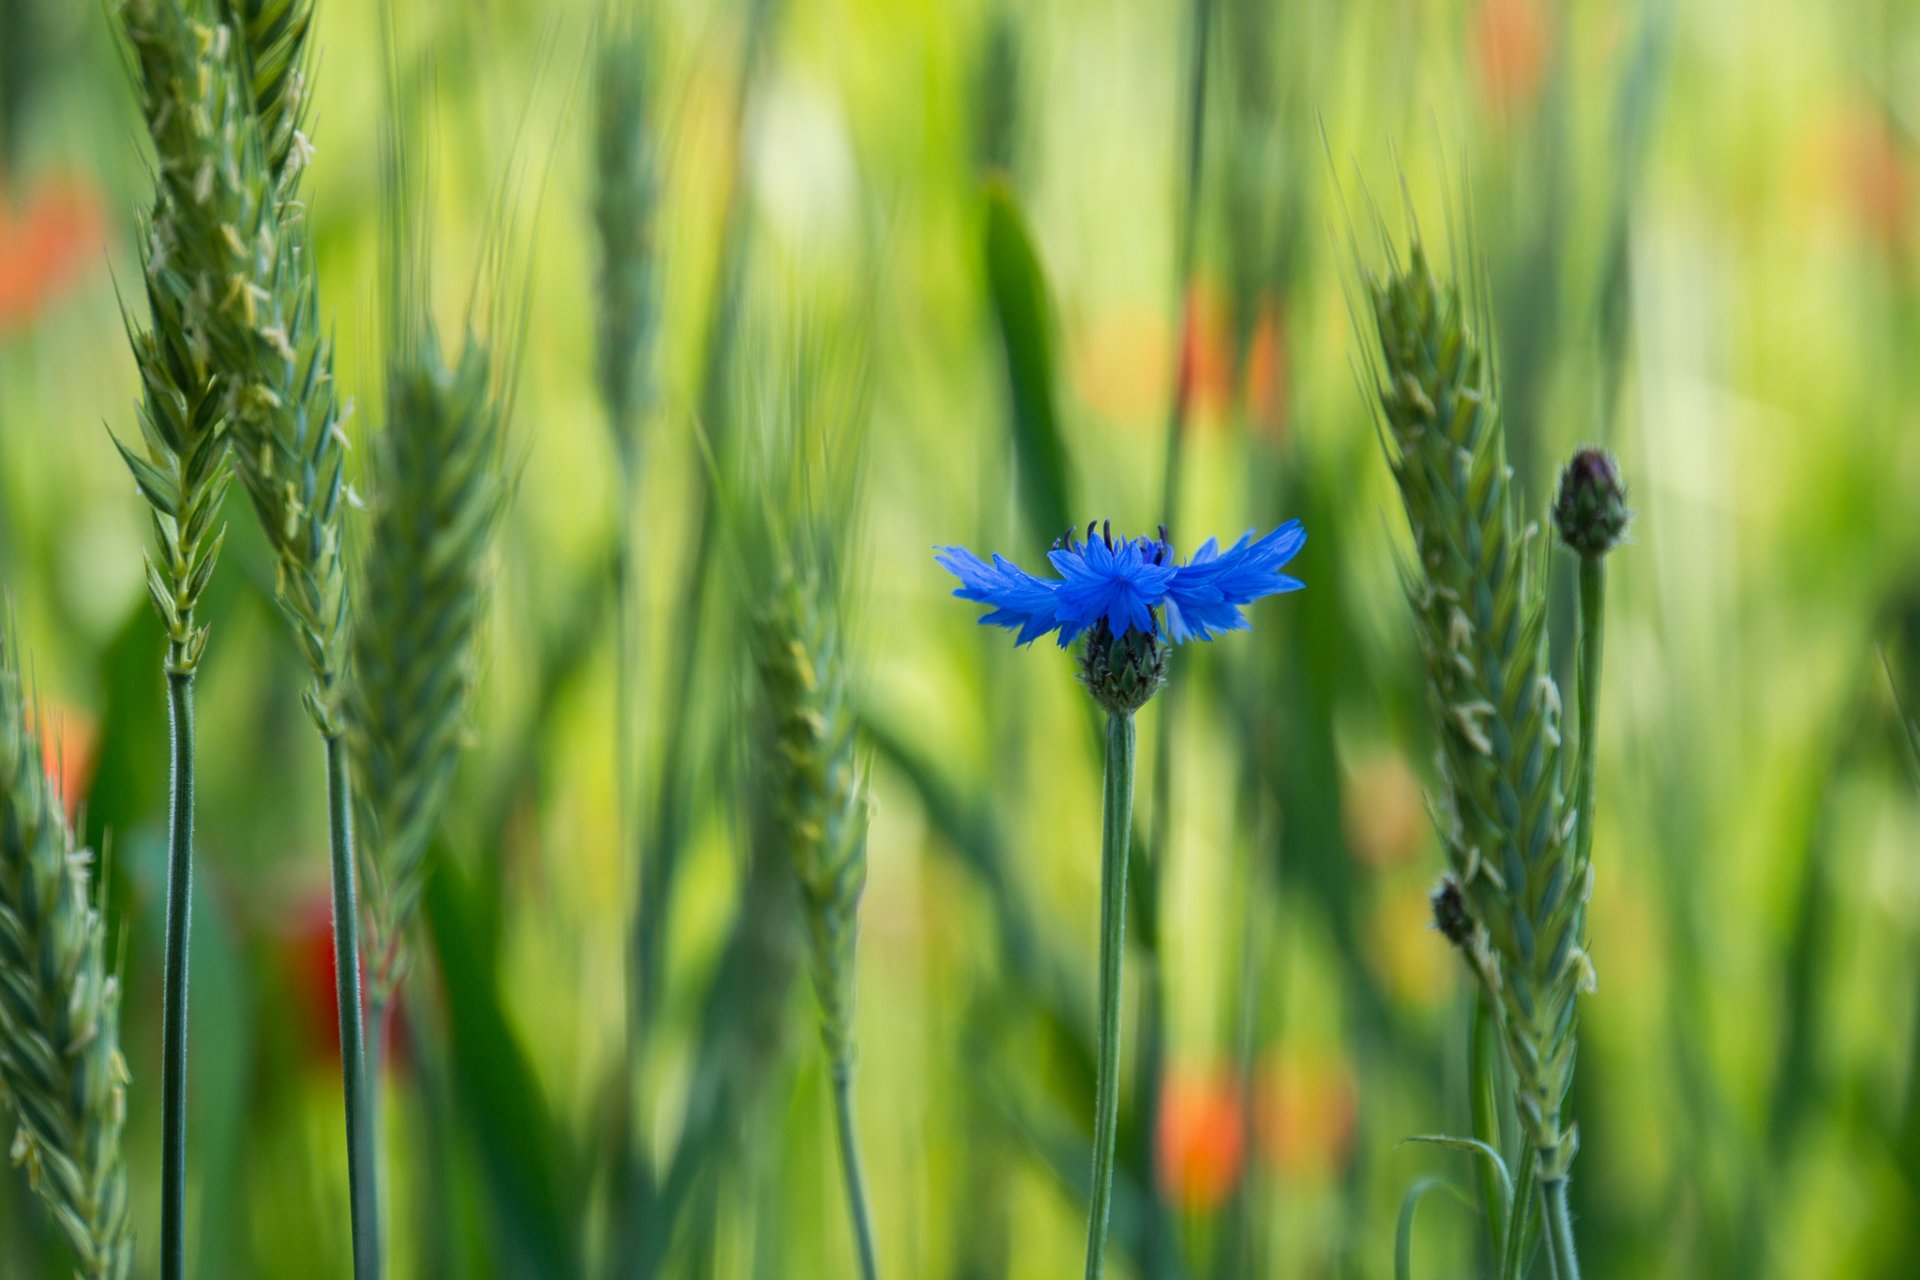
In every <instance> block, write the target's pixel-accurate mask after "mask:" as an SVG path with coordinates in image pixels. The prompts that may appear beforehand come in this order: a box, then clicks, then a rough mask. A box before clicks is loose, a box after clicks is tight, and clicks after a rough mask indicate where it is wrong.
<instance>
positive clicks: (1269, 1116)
mask: <svg viewBox="0 0 1920 1280" xmlns="http://www.w3.org/2000/svg"><path fill="white" fill-rule="evenodd" d="M1357 1102H1358V1090H1357V1088H1356V1086H1355V1084H1354V1080H1353V1068H1352V1067H1351V1066H1350V1065H1349V1064H1348V1062H1347V1060H1346V1059H1345V1058H1344V1057H1342V1056H1340V1055H1339V1054H1338V1053H1337V1052H1333V1051H1328V1050H1310V1049H1301V1048H1291V1047H1288V1046H1284V1045H1283V1046H1281V1047H1280V1048H1278V1049H1276V1050H1274V1052H1273V1053H1272V1054H1271V1055H1270V1056H1269V1057H1268V1059H1267V1061H1266V1063H1265V1065H1264V1066H1263V1067H1262V1069H1261V1073H1260V1082H1259V1085H1258V1087H1257V1091H1256V1093H1255V1097H1254V1122H1255V1123H1254V1131H1255V1133H1256V1134H1258V1136H1259V1141H1260V1151H1261V1154H1262V1156H1263V1157H1264V1158H1265V1159H1266V1161H1267V1164H1268V1165H1269V1167H1271V1168H1272V1169H1274V1170H1275V1172H1277V1173H1279V1174H1280V1175H1281V1176H1283V1177H1287V1178H1297V1179H1309V1178H1325V1177H1327V1176H1328V1175H1331V1174H1333V1173H1337V1172H1338V1171H1339V1170H1341V1169H1343V1168H1345V1167H1346V1163H1347V1160H1348V1159H1349V1157H1351V1155H1352V1154H1353V1128H1354V1124H1353V1122H1354V1114H1355V1108H1356V1105H1357Z"/></svg>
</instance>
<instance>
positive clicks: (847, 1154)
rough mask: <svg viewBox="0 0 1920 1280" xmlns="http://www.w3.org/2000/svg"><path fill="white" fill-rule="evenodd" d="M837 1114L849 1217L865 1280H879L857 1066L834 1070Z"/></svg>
mask: <svg viewBox="0 0 1920 1280" xmlns="http://www.w3.org/2000/svg"><path fill="white" fill-rule="evenodd" d="M833 1112H834V1119H835V1121H836V1122H837V1124H838V1128H839V1130H840V1172H841V1174H842V1175H843V1176H844V1177H845V1178H846V1183H847V1214H848V1216H849V1217H850V1218H851V1219H852V1222H853V1243H854V1248H855V1249H856V1250H857V1251H858V1252H859V1255H860V1276H861V1280H878V1277H879V1275H880V1265H879V1263H878V1262H877V1261H876V1260H875V1255H874V1248H873V1220H872V1215H871V1214H870V1212H869V1210H868V1208H867V1181H866V1177H865V1175H863V1174H862V1173H861V1171H860V1142H859V1139H858V1137H857V1136H856V1135H855V1133H854V1124H853V1063H851V1062H838V1063H835V1064H834V1067H833Z"/></svg>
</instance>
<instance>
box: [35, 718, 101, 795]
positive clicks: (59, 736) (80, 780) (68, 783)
mask: <svg viewBox="0 0 1920 1280" xmlns="http://www.w3.org/2000/svg"><path fill="white" fill-rule="evenodd" d="M39 733H40V767H41V769H42V771H43V772H45V773H46V775H47V777H48V778H49V779H50V780H51V781H52V782H53V784H54V786H55V787H57V788H59V791H60V801H61V803H62V804H64V805H65V806H66V809H67V820H68V821H69V822H78V821H79V818H80V806H81V805H83V804H85V803H86V799H87V788H88V787H89V786H91V785H92V783H93V766H94V760H95V748H96V747H97V745H98V741H99V737H100V729H99V725H98V723H97V722H96V721H95V720H94V718H93V717H92V716H91V715H89V714H87V713H86V712H85V711H82V710H81V709H80V708H78V707H73V706H68V705H67V704H66V703H64V702H55V701H53V700H52V699H45V698H43V699H42V700H41V702H40V726H39Z"/></svg>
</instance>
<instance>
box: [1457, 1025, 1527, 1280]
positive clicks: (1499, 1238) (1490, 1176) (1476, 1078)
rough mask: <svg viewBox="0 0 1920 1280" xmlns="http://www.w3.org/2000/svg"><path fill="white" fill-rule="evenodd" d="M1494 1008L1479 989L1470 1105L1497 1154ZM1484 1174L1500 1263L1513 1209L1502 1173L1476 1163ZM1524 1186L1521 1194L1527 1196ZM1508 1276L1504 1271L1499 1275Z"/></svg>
mask: <svg viewBox="0 0 1920 1280" xmlns="http://www.w3.org/2000/svg"><path fill="white" fill-rule="evenodd" d="M1494 1017H1495V1015H1494V1011H1493V1006H1492V1004H1491V1003H1490V1001H1489V1000H1488V997H1487V994H1486V992H1484V991H1481V990H1478V989H1477V988H1476V990H1475V993H1474V1000H1473V1034H1472V1039H1471V1041H1470V1042H1469V1047H1468V1058H1467V1064H1468V1065H1467V1073H1468V1077H1469V1079H1468V1082H1467V1087H1468V1101H1469V1103H1470V1104H1471V1107H1472V1111H1473V1136H1474V1137H1476V1138H1478V1139H1479V1140H1480V1141H1482V1142H1484V1143H1486V1144H1487V1145H1488V1146H1489V1147H1491V1148H1493V1149H1494V1150H1495V1151H1498V1150H1499V1149H1500V1075H1499V1065H1498V1060H1497V1055H1498V1054H1499V1052H1500V1049H1499V1035H1500V1031H1499V1028H1498V1027H1497V1026H1496V1025H1495V1023H1494ZM1474 1167H1475V1168H1476V1169H1477V1170H1479V1174H1480V1212H1481V1215H1482V1216H1483V1217H1484V1218H1485V1220H1486V1224H1487V1250H1488V1256H1489V1257H1490V1258H1492V1259H1494V1260H1495V1261H1496V1262H1498V1261H1499V1260H1500V1259H1502V1258H1504V1257H1505V1256H1506V1251H1507V1250H1506V1243H1507V1235H1506V1222H1507V1218H1508V1216H1509V1214H1508V1212H1507V1211H1508V1210H1509V1209H1510V1208H1511V1206H1510V1205H1508V1204H1506V1203H1505V1202H1504V1200H1503V1198H1502V1196H1501V1194H1500V1178H1499V1175H1498V1173H1496V1172H1495V1170H1494V1169H1493V1168H1492V1167H1491V1166H1490V1165H1489V1164H1488V1163H1487V1162H1485V1161H1482V1160H1476V1161H1475V1162H1474ZM1524 1193H1525V1188H1524V1186H1523V1187H1522V1188H1521V1189H1520V1191H1519V1193H1518V1194H1524ZM1499 1274H1500V1275H1501V1276H1502V1277H1504V1276H1505V1275H1506V1272H1505V1271H1504V1270H1503V1271H1501V1272H1500V1273H1499Z"/></svg>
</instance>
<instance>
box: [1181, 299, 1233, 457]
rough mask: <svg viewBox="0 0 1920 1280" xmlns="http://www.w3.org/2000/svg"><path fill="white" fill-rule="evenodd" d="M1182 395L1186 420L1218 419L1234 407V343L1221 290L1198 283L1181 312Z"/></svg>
mask: <svg viewBox="0 0 1920 1280" xmlns="http://www.w3.org/2000/svg"><path fill="white" fill-rule="evenodd" d="M1181 320H1182V324H1183V325H1184V326H1185V327H1184V331H1183V332H1182V333H1181V335H1180V395H1181V398H1182V400H1183V401H1184V402H1185V404H1186V406H1187V420H1188V421H1189V422H1194V421H1198V420H1200V419H1202V418H1206V417H1209V416H1211V417H1216V418H1217V417H1218V416H1220V415H1221V414H1223V413H1225V412H1226V411H1227V410H1228V409H1230V408H1231V407H1232V405H1233V340H1232V337H1231V335H1230V334H1229V333H1228V332H1227V316H1226V305H1225V303H1224V302H1223V301H1222V299H1221V297H1220V292H1219V290H1217V289H1215V288H1214V287H1213V286H1212V285H1209V284H1208V283H1207V282H1206V281H1204V280H1200V279H1195V280H1194V281H1193V282H1192V283H1191V284H1189V285H1188V286H1187V296H1186V299H1185V306H1184V307H1183V308H1182V311H1181Z"/></svg>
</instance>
